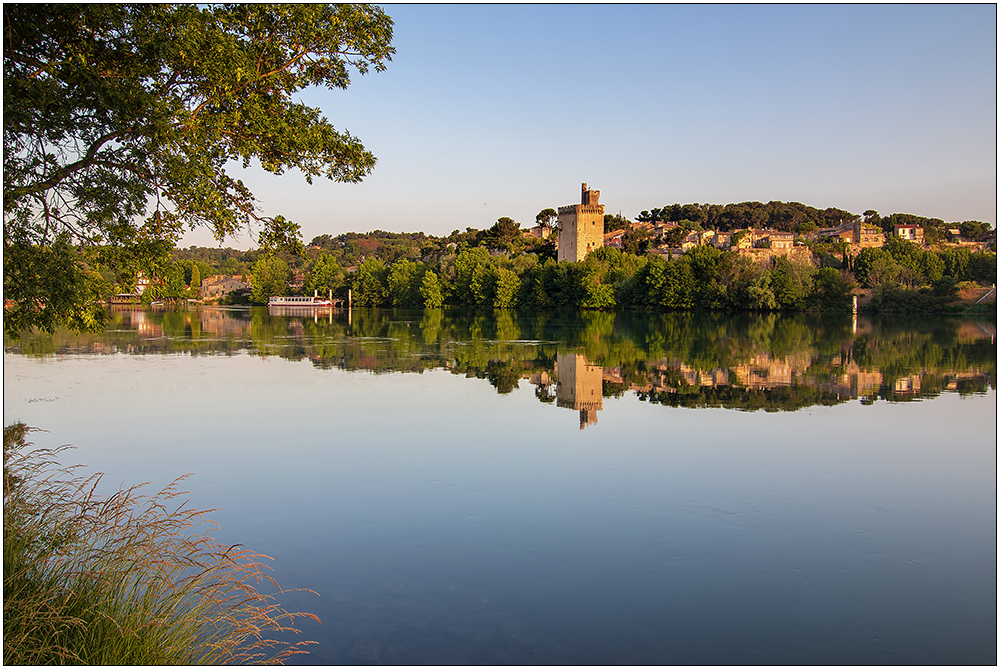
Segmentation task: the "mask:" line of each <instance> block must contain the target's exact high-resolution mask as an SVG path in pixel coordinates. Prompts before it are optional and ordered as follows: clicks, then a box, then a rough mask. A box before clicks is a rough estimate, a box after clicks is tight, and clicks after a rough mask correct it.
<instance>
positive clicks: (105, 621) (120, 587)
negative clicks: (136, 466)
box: [3, 423, 318, 665]
mask: <svg viewBox="0 0 1000 669" xmlns="http://www.w3.org/2000/svg"><path fill="white" fill-rule="evenodd" d="M32 431H33V430H32V428H29V427H27V426H25V425H24V424H22V423H15V424H13V425H9V426H5V427H4V435H3V441H4V529H3V533H4V565H3V572H4V586H3V594H4V604H3V607H4V614H3V615H4V634H3V636H4V640H3V661H4V664H5V665H40V664H91V665H102V664H103V665H110V664H113V665H149V664H230V663H242V662H247V661H269V662H272V663H274V662H277V663H280V662H281V661H282V660H284V659H285V658H287V657H289V656H291V655H294V654H297V653H304V652H307V651H306V650H305V648H304V647H303V646H304V645H306V644H308V643H310V642H300V643H298V644H286V643H282V644H278V643H275V642H273V641H271V640H270V639H269V638H268V637H269V635H271V634H274V633H277V632H285V631H290V630H293V627H292V625H293V624H294V622H295V619H297V618H299V617H302V616H306V617H310V618H314V619H315V616H313V615H311V614H301V613H295V614H292V613H288V612H286V611H285V610H283V609H281V608H280V607H279V606H278V605H277V604H276V603H275V602H274V600H273V598H272V596H270V595H266V594H263V593H261V592H260V591H258V589H257V588H258V587H260V586H261V585H262V584H263V585H265V586H267V587H268V588H271V587H273V588H275V589H279V590H280V588H279V586H278V584H277V583H276V582H274V581H273V579H271V578H270V577H269V576H268V575H267V572H268V567H266V566H265V565H264V564H263V563H262V560H266V559H268V558H267V557H266V556H264V555H260V554H257V553H254V552H252V551H250V550H247V549H243V548H240V547H235V546H234V547H230V546H223V545H220V544H217V543H215V542H214V541H213V540H212V538H211V536H210V534H209V532H208V531H207V530H206V529H205V528H206V527H210V526H214V524H213V523H211V521H208V520H207V517H206V512H203V511H198V510H194V509H190V508H187V506H186V502H185V500H184V495H185V493H183V492H181V491H180V489H179V487H178V486H179V485H180V483H181V481H182V479H178V480H176V481H174V482H173V483H172V484H171V485H169V486H167V487H166V488H164V489H163V490H162V491H160V492H159V493H156V494H154V495H146V494H143V491H142V486H133V487H130V488H120V489H119V490H118V491H117V492H115V493H114V494H112V495H110V496H108V497H105V496H103V495H100V494H98V493H97V488H98V485H99V483H100V480H101V475H100V474H95V475H93V476H90V477H87V478H81V477H79V476H77V475H76V474H75V468H64V467H61V466H60V465H59V464H58V463H57V459H61V458H59V456H60V454H61V453H63V452H64V451H65V450H66V447H62V448H59V449H33V448H32V444H31V443H30V442H28V441H27V436H28V435H29V434H30V433H31V432H32ZM317 620H318V619H317Z"/></svg>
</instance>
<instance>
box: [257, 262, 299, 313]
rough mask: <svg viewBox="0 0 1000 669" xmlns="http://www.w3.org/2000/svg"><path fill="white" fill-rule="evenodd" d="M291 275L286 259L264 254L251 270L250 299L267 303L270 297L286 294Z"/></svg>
mask: <svg viewBox="0 0 1000 669" xmlns="http://www.w3.org/2000/svg"><path fill="white" fill-rule="evenodd" d="M290 275H291V270H289V269H288V263H286V262H285V261H284V260H282V259H281V258H278V257H275V256H269V255H262V256H261V257H260V258H258V259H257V262H255V263H254V264H253V268H252V269H251V270H250V299H251V300H252V301H253V302H255V303H256V304H267V300H268V298H269V297H271V296H273V295H284V294H285V293H286V292H287V291H288V278H289V276H290Z"/></svg>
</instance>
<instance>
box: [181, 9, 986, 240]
mask: <svg viewBox="0 0 1000 669" xmlns="http://www.w3.org/2000/svg"><path fill="white" fill-rule="evenodd" d="M385 8H386V11H387V12H388V13H389V15H390V16H391V17H392V18H393V20H394V22H395V34H394V39H393V44H394V46H395V47H396V50H397V54H396V56H395V57H394V59H393V61H392V62H391V63H390V64H389V66H388V69H387V70H386V71H385V72H380V73H369V74H368V75H365V76H357V77H355V78H354V81H353V83H352V85H351V86H350V87H349V88H348V89H347V90H345V91H327V90H309V91H304V92H302V93H301V99H302V100H303V101H305V102H306V103H307V104H310V105H312V106H316V107H320V108H321V109H322V110H323V113H324V114H325V115H326V116H327V118H328V119H329V120H330V121H331V122H332V123H333V124H334V126H335V127H337V128H338V129H340V130H345V129H346V130H348V131H350V132H351V133H352V134H354V135H356V136H358V137H359V138H360V139H361V140H362V141H363V142H364V143H365V146H366V147H367V148H369V149H370V150H372V151H373V152H374V153H375V155H376V156H377V157H378V159H379V162H378V164H377V166H376V168H375V170H374V172H372V174H370V175H369V176H368V177H367V178H366V179H365V181H364V182H363V183H362V184H337V183H332V182H329V181H316V182H314V184H313V185H312V186H309V185H307V184H306V183H305V181H304V180H303V179H302V178H301V175H300V174H298V173H295V172H290V173H288V174H286V175H283V176H281V177H275V176H273V175H270V174H267V173H265V172H263V171H261V170H259V169H251V170H247V171H245V172H244V171H242V170H239V169H238V168H237V169H236V170H234V172H236V173H240V177H241V178H243V179H244V181H245V182H246V183H247V185H248V186H250V187H251V189H252V190H253V191H254V193H255V194H256V195H257V197H258V199H259V200H260V205H261V209H262V211H263V213H265V214H267V215H275V214H282V215H284V216H285V217H287V218H290V219H292V220H293V221H295V222H296V223H298V224H299V225H301V227H302V233H303V237H304V239H305V241H306V242H308V241H309V240H310V239H312V238H313V237H314V236H316V235H319V234H324V233H327V234H332V235H336V234H340V233H342V232H349V231H355V232H368V231H370V230H374V229H382V230H389V231H393V232H403V231H405V232H415V231H423V232H425V233H427V234H432V235H447V234H448V233H450V232H451V231H452V230H455V229H460V230H464V229H465V228H466V227H470V226H471V227H474V228H485V227H489V226H490V225H492V224H493V223H494V222H495V221H496V220H497V218H499V217H501V216H510V217H511V218H513V219H514V220H516V221H519V222H520V223H521V224H522V225H523V226H525V227H527V226H530V225H533V224H534V218H535V214H537V213H538V212H539V211H540V210H541V209H544V208H546V207H558V206H560V205H563V204H571V203H574V202H578V201H579V194H580V183H581V182H584V181H586V182H588V184H589V185H590V187H591V188H596V189H599V190H600V191H601V202H602V203H604V204H605V205H606V206H607V209H608V211H609V212H615V213H617V212H619V211H620V212H621V213H623V214H624V215H625V216H628V217H629V218H633V217H635V216H636V214H638V213H639V212H640V211H641V210H643V209H651V208H653V207H659V206H663V205H666V204H672V203H674V202H680V203H689V202H700V203H706V202H707V203H716V204H726V203H730V202H743V201H748V200H758V201H761V202H767V201H769V200H783V201H797V202H802V203H804V204H807V205H811V206H814V207H820V208H823V207H830V206H834V207H840V208H843V209H847V210H848V211H851V212H854V213H859V214H860V213H861V212H863V211H864V210H866V209H875V210H877V211H879V212H880V213H881V214H883V215H886V214H891V213H897V212H903V213H912V214H918V215H922V216H930V217H938V218H943V219H945V220H947V221H962V220H970V219H974V220H982V221H989V222H990V223H993V224H994V225H995V224H996V209H997V190H996V189H997V171H996V168H997V134H996V131H997V88H996V84H997V72H996V43H997V42H996V40H997V34H996V26H997V15H996V6H995V5H983V4H977V5H386V6H385ZM181 244H182V245H189V244H199V245H212V246H214V245H215V242H213V241H212V238H211V235H209V234H208V233H207V231H201V232H197V233H189V234H188V235H186V236H185V238H184V239H183V240H182V242H181ZM225 245H227V246H235V247H238V248H248V247H249V246H250V243H249V238H248V237H244V238H241V239H230V240H227V242H226V244H225Z"/></svg>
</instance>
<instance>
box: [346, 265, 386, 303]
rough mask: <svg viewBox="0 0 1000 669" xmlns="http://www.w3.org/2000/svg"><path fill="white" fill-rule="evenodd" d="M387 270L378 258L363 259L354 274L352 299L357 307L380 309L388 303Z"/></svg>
mask: <svg viewBox="0 0 1000 669" xmlns="http://www.w3.org/2000/svg"><path fill="white" fill-rule="evenodd" d="M388 273H389V270H388V268H387V267H386V265H385V262H383V261H382V260H381V259H379V258H365V261H364V262H363V263H361V265H360V266H359V267H358V271H357V272H355V273H354V280H353V282H352V290H353V295H352V299H353V302H354V303H355V304H357V305H358V306H359V307H380V306H383V305H384V304H386V303H387V302H388V301H389V287H388V285H387V281H386V280H387V276H386V275H387V274H388Z"/></svg>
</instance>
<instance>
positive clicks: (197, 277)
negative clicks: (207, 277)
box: [191, 263, 201, 289]
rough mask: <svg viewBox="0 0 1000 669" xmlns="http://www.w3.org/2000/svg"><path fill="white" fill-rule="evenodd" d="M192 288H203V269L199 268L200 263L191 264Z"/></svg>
mask: <svg viewBox="0 0 1000 669" xmlns="http://www.w3.org/2000/svg"><path fill="white" fill-rule="evenodd" d="M191 288H193V289H197V288H201V270H200V269H198V263H194V264H193V265H191Z"/></svg>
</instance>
